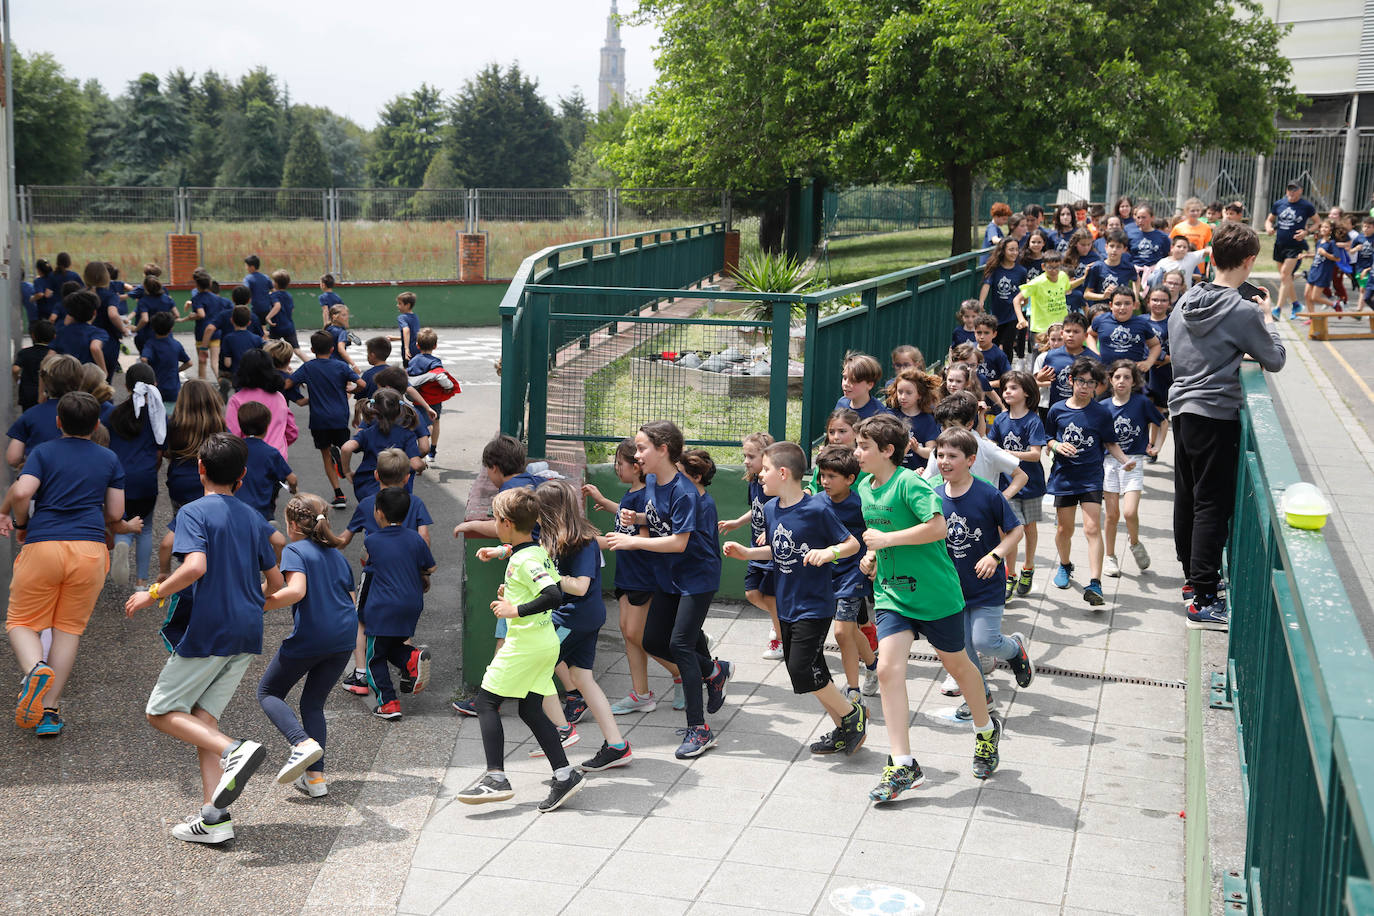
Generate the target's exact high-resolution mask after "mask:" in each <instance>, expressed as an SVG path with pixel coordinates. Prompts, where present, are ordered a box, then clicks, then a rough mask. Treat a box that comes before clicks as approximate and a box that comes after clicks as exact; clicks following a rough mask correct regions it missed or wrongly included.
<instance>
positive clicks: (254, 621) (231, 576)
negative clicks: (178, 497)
mask: <svg viewBox="0 0 1374 916" xmlns="http://www.w3.org/2000/svg"><path fill="white" fill-rule="evenodd" d="M176 521H177V526H176V536H175V539H174V540H173V542H172V552H173V553H175V554H177V555H178V556H181V557H185V556H186V555H187V554H191V553H203V554H205V575H203V576H201V577H200V578H199V579H198V580H196V582H195V584H193V585H192V586H191V594H192V598H193V600H194V606H195V609H194V610H193V611H192V612H191V619H190V620H189V621H188V622H187V625H186V634H185V635H184V636H183V637H182V638H181V641H180V642H179V643H177V646H176V654H177V655H180V656H183V657H185V658H203V657H205V656H210V655H219V656H228V655H238V654H239V653H241V652H249V653H252V654H254V655H257V654H260V653H261V652H262V605H263V599H262V587H261V585H260V584H259V583H260V580H259V576H258V574H259V573H260V572H262V571H263V570H268V569H271V568H272V567H274V566H276V565H277V554H276V551H274V550H273V549H272V544H271V543H270V542H269V540H268V539H269V538H270V537H271V535H272V526H271V525H269V524H267V522H266V520H264V519H263V517H262V516H261V515H259V514H258V513H256V512H254V511H253V510H252V509H251V508H250V507H249V506H248V505H247V504H245V503H243V502H241V501H239V500H237V499H235V498H234V497H232V496H224V495H222V494H219V493H211V494H210V495H208V496H203V497H201V498H200V499H197V500H195V501H194V502H191V503H187V504H186V505H184V506H182V507H181V511H180V512H178V513H177V520H176ZM354 632H355V633H356V630H355V631H354Z"/></svg>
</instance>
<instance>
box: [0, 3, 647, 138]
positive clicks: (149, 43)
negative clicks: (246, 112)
mask: <svg viewBox="0 0 1374 916" xmlns="http://www.w3.org/2000/svg"><path fill="white" fill-rule="evenodd" d="M634 2H635V0H622V2H621V3H620V10H621V12H627V11H630V10H632V9H633V8H634ZM609 11H610V0H572V2H568V0H498V2H494V3H493V2H475V0H457V2H454V0H448V2H441V0H393V2H390V3H376V2H368V3H364V2H361V0H271V2H269V0H237V2H234V3H224V4H221V3H217V2H206V0H189V2H181V3H168V2H166V0H117V2H110V3H106V2H99V0H19V2H15V3H11V4H10V20H11V26H12V28H13V31H14V41H15V43H16V45H17V46H18V47H19V49H20V50H21V51H22V52H24V53H25V54H29V53H34V52H38V51H48V52H50V53H52V54H53V55H54V56H55V57H56V58H57V59H58V60H59V61H60V62H61V63H62V66H63V68H64V69H65V70H66V72H67V75H68V76H74V77H76V78H78V79H80V80H82V81H85V80H86V79H89V78H92V77H94V78H95V79H98V80H99V81H100V82H101V84H102V85H104V87H105V90H106V92H108V93H109V94H110V95H111V96H114V95H118V94H119V93H120V92H122V91H123V90H124V87H125V85H126V84H127V83H128V82H129V81H130V80H131V79H134V78H135V77H137V76H138V75H139V74H140V73H144V72H152V73H156V74H158V75H159V76H162V75H164V74H166V73H167V72H168V71H169V70H173V69H175V68H177V67H182V68H184V69H186V70H187V71H192V72H196V73H202V72H204V71H206V70H210V69H214V70H218V71H219V72H220V73H222V74H225V75H228V76H233V77H237V76H238V75H240V74H242V73H244V72H246V71H247V70H250V69H252V68H253V67H255V66H259V65H261V66H264V67H266V68H267V69H269V70H271V71H272V72H273V73H275V74H276V75H277V78H278V79H280V80H281V81H282V82H284V83H285V84H286V85H287V86H289V87H290V89H291V98H292V101H295V102H300V103H308V104H312V105H324V106H327V107H329V108H331V109H333V110H334V111H336V112H338V113H339V114H342V115H346V116H347V117H350V118H352V119H353V120H355V121H357V122H358V123H359V124H361V125H362V126H364V127H368V128H371V127H374V126H376V122H377V112H378V111H379V110H380V109H381V107H382V105H383V104H385V103H386V101H387V100H388V99H390V98H392V97H393V96H395V95H397V94H399V93H402V92H409V91H410V90H412V89H414V88H415V87H417V86H418V85H419V84H420V83H422V82H425V83H429V84H431V85H433V86H437V87H438V88H439V89H440V90H441V91H442V92H443V93H444V95H445V96H446V97H447V96H449V95H451V94H452V93H453V92H454V91H455V90H457V89H458V88H459V87H461V86H462V84H463V80H465V79H467V78H468V77H470V76H472V75H473V74H474V73H475V72H476V71H477V70H479V69H481V68H482V67H483V66H484V65H486V64H488V63H493V62H495V63H499V64H501V65H502V66H506V65H509V64H510V63H511V62H512V61H519V62H520V66H521V69H522V70H524V71H525V73H526V74H528V75H529V76H531V77H533V78H535V79H537V80H538V81H539V88H540V91H541V92H542V93H543V95H544V97H545V98H546V99H548V100H549V102H550V103H551V104H555V105H556V103H557V99H558V97H559V96H562V95H566V94H568V93H569V92H571V91H572V89H573V88H574V87H580V88H581V89H582V94H583V95H584V96H586V98H587V104H588V107H590V108H592V109H595V108H596V95H597V73H598V72H599V68H600V50H601V45H602V44H603V43H604V41H605V35H606V16H607V14H608V12H609ZM102 19H104V20H106V21H107V27H106V28H101V27H100V20H102ZM620 38H621V42H622V44H623V45H624V47H625V49H626V59H625V74H626V85H627V89H628V90H629V91H630V92H631V93H641V94H642V93H643V92H645V91H646V90H647V89H648V88H649V87H650V86H651V85H653V81H654V69H653V52H652V47H653V44H654V42H655V40H656V33H655V31H654V30H653V29H652V28H649V27H640V28H625V27H622V28H621V30H620Z"/></svg>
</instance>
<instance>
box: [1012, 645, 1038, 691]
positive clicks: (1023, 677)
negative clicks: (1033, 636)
mask: <svg viewBox="0 0 1374 916" xmlns="http://www.w3.org/2000/svg"><path fill="white" fill-rule="evenodd" d="M1011 639H1012V642H1014V643H1016V654H1015V655H1013V656H1012V657H1011V658H1009V659H1007V665H1008V666H1009V667H1010V668H1011V673H1012V676H1014V677H1015V678H1016V686H1017V687H1029V686H1030V683H1031V681H1033V680H1035V662H1033V661H1031V657H1030V653H1029V652H1027V651H1026V636H1025V634H1024V633H1013V634H1011Z"/></svg>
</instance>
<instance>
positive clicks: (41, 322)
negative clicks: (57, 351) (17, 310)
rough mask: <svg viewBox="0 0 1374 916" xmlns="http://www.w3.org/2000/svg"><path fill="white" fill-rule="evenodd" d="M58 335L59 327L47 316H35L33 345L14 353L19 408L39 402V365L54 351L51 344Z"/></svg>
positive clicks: (28, 406) (13, 368)
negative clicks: (54, 325) (55, 326)
mask: <svg viewBox="0 0 1374 916" xmlns="http://www.w3.org/2000/svg"><path fill="white" fill-rule="evenodd" d="M56 336H57V329H56V328H54V327H53V324H52V322H51V321H48V320H47V319H46V318H35V319H34V320H33V321H31V322H29V337H31V338H32V339H33V345H32V346H28V347H25V348H24V349H22V350H20V351H19V352H18V353H16V354H15V355H14V365H13V366H12V367H11V371H12V372H13V375H14V381H15V385H16V387H17V389H18V396H19V409H20V410H28V409H29V408H30V407H33V406H34V405H35V404H37V403H38V367H39V366H41V365H43V360H44V359H45V358H46V357H47V355H48V354H49V353H51V352H52V347H51V346H49V344H51V343H52V342H53V338H54V337H56Z"/></svg>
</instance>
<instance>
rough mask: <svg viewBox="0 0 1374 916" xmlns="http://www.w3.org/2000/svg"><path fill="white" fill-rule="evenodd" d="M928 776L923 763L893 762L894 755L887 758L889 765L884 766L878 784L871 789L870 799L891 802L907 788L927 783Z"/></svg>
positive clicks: (880, 802)
mask: <svg viewBox="0 0 1374 916" xmlns="http://www.w3.org/2000/svg"><path fill="white" fill-rule="evenodd" d="M925 781H926V776H925V774H924V773H922V772H921V765H920V764H919V763H915V762H913V763H912V764H911V766H903V765H899V764H896V763H893V762H892V757H891V756H889V757H888V758H887V766H885V767H883V776H882V778H881V779H879V780H878V784H877V785H876V786H874V787H873V788H872V790H870V791H869V793H868V797H869V799H870V800H872V801H874V802H876V803H878V804H882V803H883V802H890V801H892V800H894V799H895V798H896V797H897V796H898V795H901V794H902V793H903V792H905V791H906V790H907V789H915V788H917V787H918V786H921V785H923V784H924V783H925Z"/></svg>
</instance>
